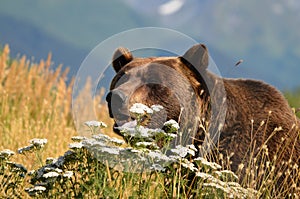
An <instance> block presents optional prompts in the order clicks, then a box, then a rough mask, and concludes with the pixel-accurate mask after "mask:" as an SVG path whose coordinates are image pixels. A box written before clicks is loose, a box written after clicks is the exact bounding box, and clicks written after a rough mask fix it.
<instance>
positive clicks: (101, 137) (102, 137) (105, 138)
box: [92, 133, 110, 142]
mask: <svg viewBox="0 0 300 199" xmlns="http://www.w3.org/2000/svg"><path fill="white" fill-rule="evenodd" d="M92 138H94V139H95V140H97V141H105V142H107V141H108V140H110V137H109V136H108V135H104V134H102V133H100V134H97V135H93V136H92Z"/></svg>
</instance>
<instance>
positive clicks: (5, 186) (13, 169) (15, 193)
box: [0, 149, 27, 198]
mask: <svg viewBox="0 0 300 199" xmlns="http://www.w3.org/2000/svg"><path fill="white" fill-rule="evenodd" d="M13 155H15V152H13V151H11V150H9V149H4V150H2V151H0V196H5V198H11V197H20V196H21V192H22V190H20V187H21V185H22V184H23V183H24V179H25V178H24V177H25V175H26V173H27V169H26V168H25V167H24V166H23V165H21V164H17V163H15V162H12V161H11V157H12V156H13Z"/></svg>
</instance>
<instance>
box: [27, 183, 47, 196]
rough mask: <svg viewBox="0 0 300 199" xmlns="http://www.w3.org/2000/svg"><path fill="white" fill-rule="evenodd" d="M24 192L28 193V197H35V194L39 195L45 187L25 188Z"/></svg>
mask: <svg viewBox="0 0 300 199" xmlns="http://www.w3.org/2000/svg"><path fill="white" fill-rule="evenodd" d="M25 191H26V192H28V194H29V195H30V196H35V194H37V193H41V192H43V191H46V187H43V186H40V185H39V186H34V187H32V188H26V189H25Z"/></svg>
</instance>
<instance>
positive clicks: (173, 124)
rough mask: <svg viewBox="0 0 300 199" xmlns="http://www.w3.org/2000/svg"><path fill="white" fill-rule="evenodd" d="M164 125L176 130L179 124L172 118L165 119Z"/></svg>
mask: <svg viewBox="0 0 300 199" xmlns="http://www.w3.org/2000/svg"><path fill="white" fill-rule="evenodd" d="M164 126H171V127H173V128H175V129H177V130H178V129H179V124H178V123H177V122H176V121H175V120H173V119H171V120H169V121H166V122H165V123H164Z"/></svg>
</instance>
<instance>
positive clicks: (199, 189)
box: [0, 46, 300, 198]
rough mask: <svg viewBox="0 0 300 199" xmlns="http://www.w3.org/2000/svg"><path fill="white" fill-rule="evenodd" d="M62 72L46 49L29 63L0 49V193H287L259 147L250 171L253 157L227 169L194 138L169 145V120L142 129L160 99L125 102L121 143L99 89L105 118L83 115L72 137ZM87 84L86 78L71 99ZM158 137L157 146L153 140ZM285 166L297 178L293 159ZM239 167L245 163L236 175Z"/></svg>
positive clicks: (173, 129)
mask: <svg viewBox="0 0 300 199" xmlns="http://www.w3.org/2000/svg"><path fill="white" fill-rule="evenodd" d="M66 77H67V71H61V67H58V69H57V70H51V55H49V56H48V59H47V60H46V61H41V62H40V63H37V64H36V63H30V62H29V61H28V60H27V59H26V58H25V57H21V58H20V59H10V58H9V47H8V46H5V47H4V49H3V51H2V52H1V54H0V83H1V84H0V136H1V139H0V142H1V148H0V197H1V198H2V197H4V198H26V197H36V198H61V197H62V198H73V197H77V198H86V197H88V198H191V197H194V198H255V197H257V198H260V197H263V198H276V197H277V198H285V197H292V198H293V197H294V195H292V192H291V191H292V190H293V188H295V187H293V186H289V184H288V182H287V183H286V184H283V186H282V188H281V189H280V190H279V191H274V183H275V181H276V179H277V178H278V175H277V173H274V170H273V169H272V168H273V166H272V165H273V164H272V162H271V161H270V157H268V149H267V148H266V147H262V149H261V152H260V155H261V156H260V157H261V160H263V161H262V162H265V163H266V164H260V165H259V166H258V167H254V169H255V171H256V172H257V173H256V172H254V171H253V170H252V167H251V166H253V165H254V164H256V162H255V161H256V160H257V159H256V158H255V157H253V161H252V162H250V163H249V165H241V166H240V169H241V170H240V172H238V173H236V174H234V173H233V172H231V171H230V170H227V168H228V167H230V156H229V157H220V160H223V161H220V162H218V164H217V163H215V162H210V161H209V160H207V159H204V158H196V159H192V158H191V157H193V156H194V155H195V153H196V152H197V149H195V147H194V146H193V145H189V146H180V145H179V146H176V147H172V148H170V147H168V146H170V143H171V142H172V140H173V139H176V138H177V136H180V132H178V131H179V130H178V124H176V122H175V121H168V122H166V123H165V127H164V128H163V129H164V130H161V129H155V130H153V129H146V128H144V127H143V126H142V122H141V121H142V119H141V120H140V119H139V118H143V115H144V114H146V115H147V117H148V116H149V114H150V116H151V113H152V112H153V111H160V109H161V108H162V107H160V106H155V107H146V106H143V105H141V104H136V105H135V106H134V107H132V108H131V109H130V111H131V113H132V114H134V115H135V118H137V122H136V123H131V124H128V125H127V126H123V127H122V128H120V132H121V133H122V134H123V137H124V139H125V140H126V143H125V142H124V140H120V139H117V138H115V137H116V136H115V135H114V134H112V132H109V131H110V129H112V126H111V125H112V122H111V120H110V119H108V117H107V115H108V114H106V112H107V110H106V106H105V105H104V104H103V103H102V101H101V95H103V91H102V92H100V93H99V96H97V97H96V98H95V101H96V102H95V103H97V104H99V108H100V109H101V110H103V111H101V113H100V111H99V117H98V118H99V120H101V121H104V123H103V122H98V121H87V122H85V123H84V125H85V128H86V130H87V131H89V132H90V133H91V136H90V137H82V136H77V135H76V131H75V127H74V124H73V120H72V115H71V91H72V90H71V89H72V81H71V83H70V84H66V83H65V82H66V81H65V80H66ZM88 89H90V86H89V83H88V82H87V85H86V87H85V89H84V90H83V92H82V93H81V94H80V95H79V96H78V98H80V96H81V95H84V94H85V92H86V90H88ZM291 96H292V95H291ZM289 98H290V99H292V97H289ZM78 100H79V101H80V99H78ZM140 110H142V111H140ZM83 111H84V110H83ZM83 114H86V113H83ZM150 116H149V117H150ZM263 125H264V123H262V126H263ZM108 135H109V136H108ZM71 140H73V141H71ZM28 141H29V143H28ZM162 142H163V143H164V144H163V146H165V147H164V148H160V147H159V146H160V143H162ZM9 149H10V150H9ZM17 153H18V154H17ZM166 154H171V155H166ZM231 155H232V154H231ZM116 160H118V161H116ZM222 162H223V164H221V163H222ZM285 164H289V163H285ZM228 165H229V166H228ZM288 166H290V170H289V172H293V173H297V175H295V177H294V178H293V180H294V182H295V183H299V182H298V181H299V179H300V176H299V173H300V172H299V169H298V166H297V165H288ZM243 168H249V169H246V171H247V172H246V173H243V175H244V176H243V179H244V180H242V182H240V181H239V180H238V176H241V175H242V169H243ZM258 176H259V177H262V179H263V180H262V182H261V183H260V182H258V181H256V178H257V177H258ZM294 186H295V184H294Z"/></svg>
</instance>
